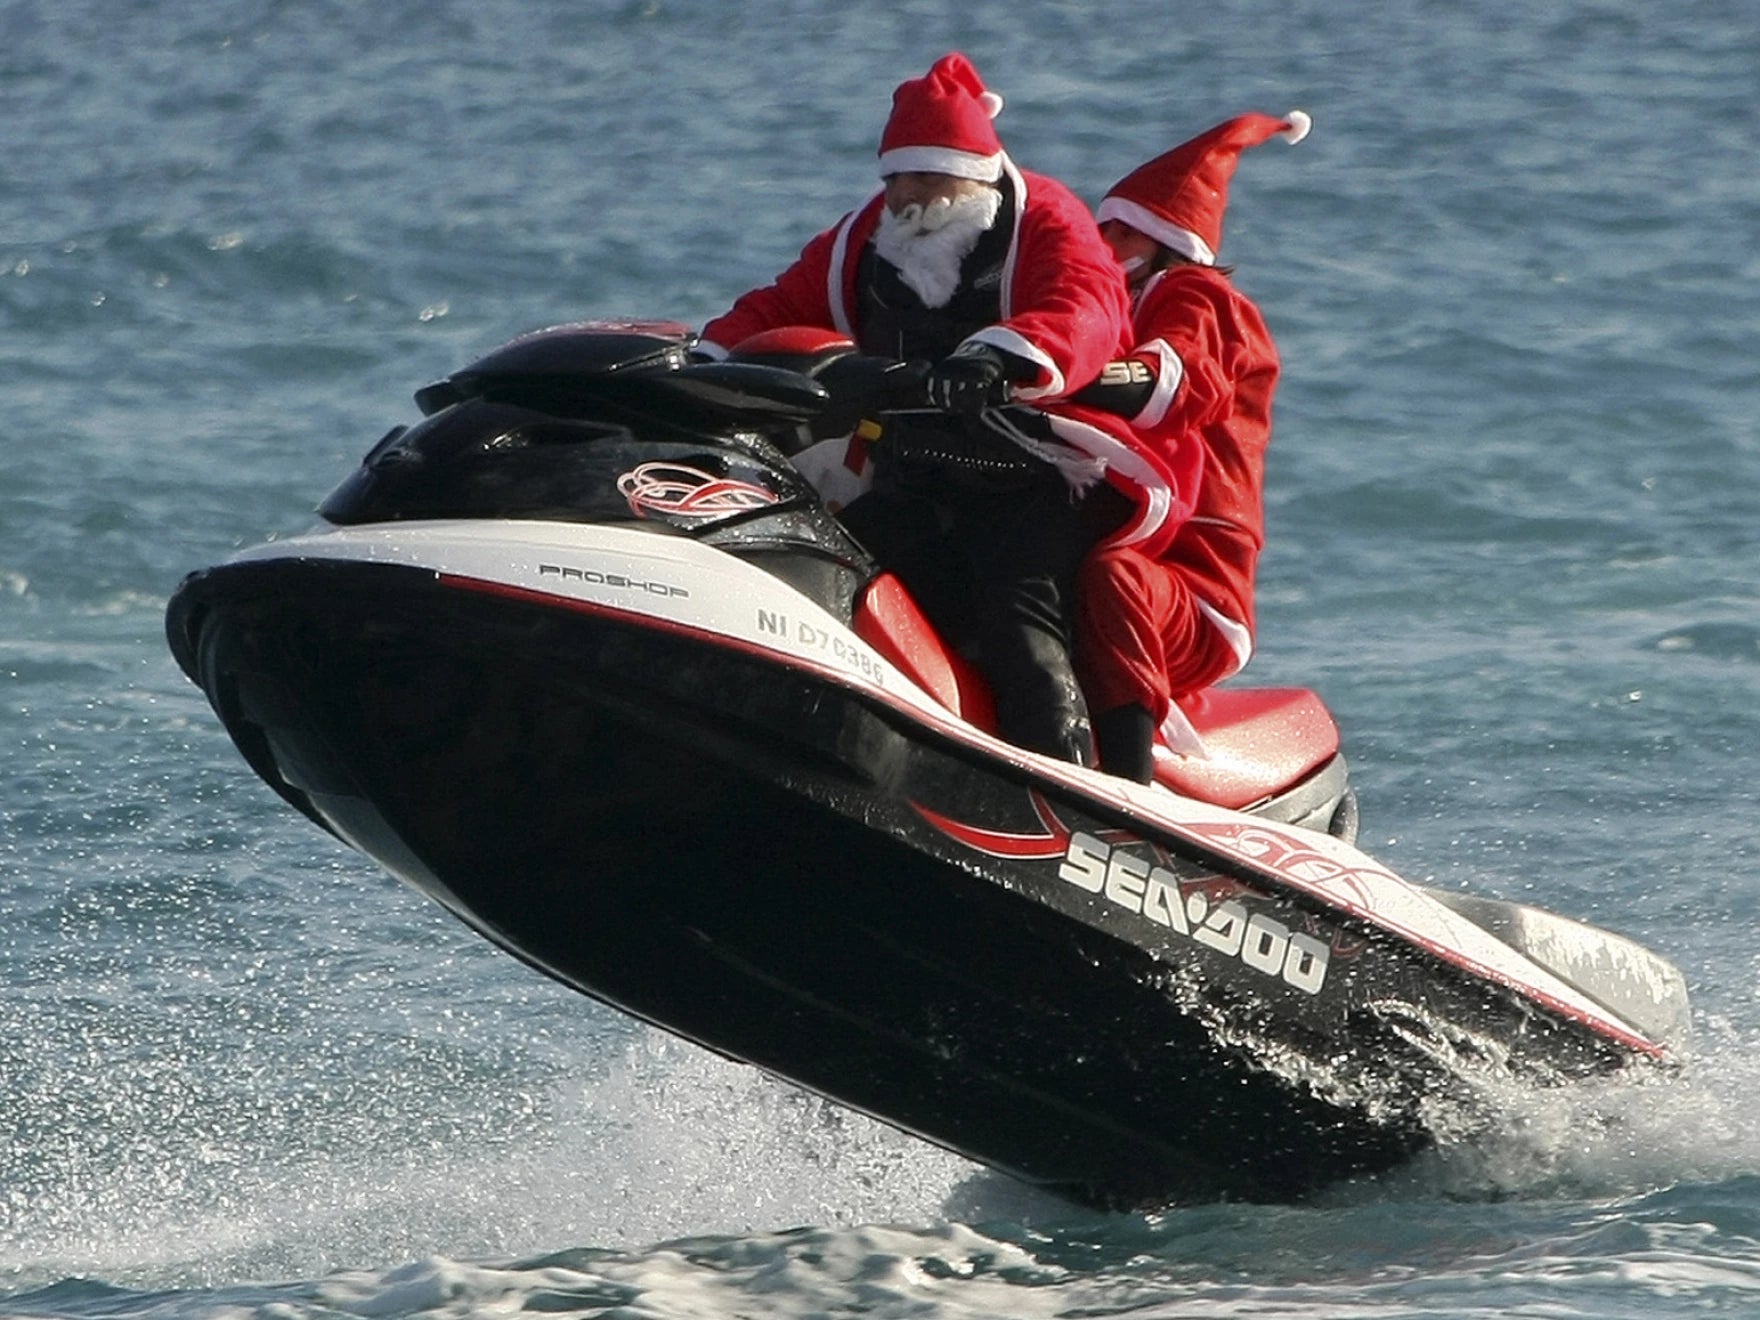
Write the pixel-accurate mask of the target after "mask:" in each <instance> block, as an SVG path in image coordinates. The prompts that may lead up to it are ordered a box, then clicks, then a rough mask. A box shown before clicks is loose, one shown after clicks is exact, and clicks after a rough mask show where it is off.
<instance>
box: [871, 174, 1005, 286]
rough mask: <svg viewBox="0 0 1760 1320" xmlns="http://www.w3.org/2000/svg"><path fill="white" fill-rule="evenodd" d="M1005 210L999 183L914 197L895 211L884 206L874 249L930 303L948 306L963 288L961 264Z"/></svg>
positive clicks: (907, 283)
mask: <svg viewBox="0 0 1760 1320" xmlns="http://www.w3.org/2000/svg"><path fill="white" fill-rule="evenodd" d="M1001 211H1002V194H1001V193H1000V192H999V191H997V190H996V189H995V188H986V189H984V190H983V191H982V192H977V193H969V194H967V195H966V196H964V197H960V198H957V199H946V200H941V201H936V202H932V203H930V205H929V206H928V207H927V208H925V207H923V206H922V205H920V204H919V203H916V202H912V203H911V204H910V205H909V206H907V207H905V208H904V210H903V211H901V212H899V213H898V214H897V215H894V214H893V213H892V212H891V211H890V210H888V209H887V208H886V207H884V206H882V207H881V208H880V228H879V230H878V231H877V232H876V233H875V235H874V251H875V252H876V253H878V254H879V255H880V257H881V258H882V259H883V260H885V261H886V262H887V263H889V264H890V265H892V266H893V267H895V268H896V269H897V271H898V273H899V276H900V278H902V279H903V280H904V282H905V284H906V285H908V286H909V287H910V290H911V292H912V293H914V294H916V295H917V297H919V298H921V299H922V300H923V305H924V306H925V307H945V306H946V305H947V302H948V299H950V298H952V297H953V295H954V293H955V292H956V291H957V290H958V289H959V266H960V263H961V262H962V261H964V260H965V259H966V257H967V256H969V255H970V253H971V251H972V249H973V248H975V247H977V246H978V240H979V239H980V238H982V237H983V236H984V232H985V231H986V230H988V229H989V228H990V226H991V225H993V224H995V223H996V217H997V216H998V215H999V214H1000V213H1001Z"/></svg>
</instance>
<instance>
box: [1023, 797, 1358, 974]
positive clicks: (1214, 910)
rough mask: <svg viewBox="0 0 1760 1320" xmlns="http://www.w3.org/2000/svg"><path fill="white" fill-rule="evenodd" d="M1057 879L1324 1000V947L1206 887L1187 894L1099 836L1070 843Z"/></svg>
mask: <svg viewBox="0 0 1760 1320" xmlns="http://www.w3.org/2000/svg"><path fill="white" fill-rule="evenodd" d="M1057 876H1058V879H1060V880H1066V881H1068V882H1069V883H1070V884H1072V885H1074V886H1075V887H1076V888H1078V889H1085V890H1087V891H1088V892H1089V893H1090V894H1104V895H1105V897H1106V900H1107V901H1108V902H1110V903H1114V904H1116V905H1117V906H1119V907H1121V908H1123V909H1124V910H1125V911H1127V912H1134V913H1137V914H1138V915H1139V916H1143V917H1147V918H1148V919H1149V920H1150V921H1153V922H1154V923H1155V924H1156V925H1158V926H1165V927H1167V929H1169V930H1171V931H1173V932H1175V933H1176V934H1179V935H1185V936H1187V937H1189V938H1190V939H1192V940H1195V941H1196V942H1197V943H1199V944H1202V945H1204V946H1205V947H1206V948H1211V949H1215V950H1216V951H1217V952H1219V953H1222V954H1225V955H1226V956H1228V957H1230V958H1239V959H1240V960H1241V961H1242V962H1244V963H1245V964H1246V965H1247V966H1248V967H1251V968H1252V969H1253V970H1254V971H1256V972H1263V973H1265V975H1267V976H1275V977H1279V978H1281V979H1282V980H1284V981H1285V982H1287V983H1288V984H1290V985H1292V986H1294V987H1295V988H1296V989H1297V990H1300V991H1301V992H1302V993H1303V994H1309V995H1316V994H1319V993H1320V987H1321V986H1322V985H1324V984H1325V983H1326V965H1327V963H1328V962H1329V961H1330V960H1331V956H1332V950H1331V948H1330V947H1329V946H1328V945H1326V944H1325V943H1324V942H1323V941H1321V940H1317V939H1315V938H1314V937H1313V936H1312V935H1306V934H1303V933H1302V932H1300V931H1292V930H1291V929H1290V928H1289V927H1288V926H1285V925H1284V924H1283V923H1282V922H1281V921H1278V920H1277V919H1276V918H1274V917H1269V916H1267V915H1265V913H1263V912H1252V913H1249V912H1248V911H1247V909H1246V906H1245V905H1244V904H1242V903H1241V902H1240V901H1239V900H1237V899H1232V898H1231V899H1225V900H1223V901H1221V902H1215V901H1213V899H1212V897H1211V895H1210V894H1208V893H1206V892H1205V888H1204V886H1203V885H1202V884H1198V885H1189V884H1188V885H1185V886H1182V885H1181V884H1180V881H1179V877H1177V876H1176V875H1174V874H1173V872H1171V871H1169V870H1168V869H1167V868H1166V867H1162V866H1151V865H1150V864H1149V863H1148V862H1147V861H1145V860H1144V859H1143V858H1141V857H1137V856H1134V855H1133V854H1131V853H1130V852H1127V851H1126V850H1125V849H1124V848H1123V847H1120V846H1115V845H1113V844H1110V843H1107V842H1105V841H1104V840H1101V839H1097V838H1095V837H1094V836H1093V835H1092V834H1087V833H1084V832H1082V831H1077V832H1076V833H1075V834H1073V835H1071V836H1070V841H1069V846H1068V847H1067V848H1066V849H1064V854H1063V862H1062V864H1061V865H1059V866H1058V868H1057Z"/></svg>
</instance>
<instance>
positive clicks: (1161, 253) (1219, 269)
mask: <svg viewBox="0 0 1760 1320" xmlns="http://www.w3.org/2000/svg"><path fill="white" fill-rule="evenodd" d="M1203 264H1204V263H1203V262H1201V261H1193V260H1192V259H1191V258H1190V257H1188V256H1186V255H1185V253H1183V252H1175V251H1174V250H1173V249H1172V248H1170V247H1168V246H1167V245H1166V244H1165V243H1163V244H1161V245H1160V246H1158V247H1157V248H1156V249H1155V259H1154V260H1153V261H1151V262H1150V263H1149V268H1150V269H1151V270H1155V271H1163V270H1166V269H1167V268H1168V267H1169V266H1202V265H1203ZM1210 269H1211V270H1213V271H1215V272H1216V273H1217V274H1218V275H1233V274H1234V267H1233V266H1211V267H1210Z"/></svg>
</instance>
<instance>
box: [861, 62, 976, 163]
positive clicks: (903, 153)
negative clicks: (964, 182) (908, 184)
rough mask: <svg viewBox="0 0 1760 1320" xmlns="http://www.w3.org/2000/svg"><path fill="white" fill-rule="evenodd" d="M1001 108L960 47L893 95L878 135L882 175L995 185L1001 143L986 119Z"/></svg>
mask: <svg viewBox="0 0 1760 1320" xmlns="http://www.w3.org/2000/svg"><path fill="white" fill-rule="evenodd" d="M1001 109H1002V98H1001V97H1000V96H998V95H997V94H996V93H995V92H992V91H987V90H985V87H984V80H983V79H982V78H980V77H979V76H978V71H977V70H976V69H974V68H973V67H972V62H971V61H970V60H968V59H967V58H966V57H965V56H964V55H961V54H960V53H959V52H958V51H954V52H953V53H951V54H948V55H943V56H942V57H941V58H940V59H938V60H936V61H935V67H934V68H932V69H930V70H929V72H928V73H927V74H925V75H924V76H923V77H921V78H912V79H909V80H908V81H905V82H902V83H900V84H899V85H898V90H897V91H895V92H894V93H893V94H892V117H891V118H890V119H888V120H887V121H886V130H885V132H883V133H882V134H881V135H880V177H881V178H885V177H886V176H887V175H889V174H912V173H918V172H922V173H928V174H951V175H954V176H956V177H957V178H961V179H976V180H978V181H979V182H981V183H995V182H996V180H998V179H1000V178H1001V177H1002V143H1001V141H1000V140H999V139H998V138H997V136H996V129H995V126H994V125H992V124H991V122H990V121H991V120H992V119H994V118H995V117H996V115H997V113H998V112H999V111H1000V110H1001Z"/></svg>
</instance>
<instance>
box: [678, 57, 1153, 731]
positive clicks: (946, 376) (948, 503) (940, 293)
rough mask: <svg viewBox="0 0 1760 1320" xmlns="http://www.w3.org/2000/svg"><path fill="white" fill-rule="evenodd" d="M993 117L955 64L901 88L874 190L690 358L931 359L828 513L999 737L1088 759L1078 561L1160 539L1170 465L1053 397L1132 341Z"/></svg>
mask: <svg viewBox="0 0 1760 1320" xmlns="http://www.w3.org/2000/svg"><path fill="white" fill-rule="evenodd" d="M1001 104H1002V101H1001V98H1000V97H999V96H997V95H996V94H995V93H993V92H991V91H989V90H988V89H987V88H986V87H985V86H984V84H983V81H982V80H981V79H980V77H979V76H978V73H977V70H976V69H974V68H973V67H972V65H971V63H970V61H968V60H967V59H966V58H965V57H964V56H963V55H960V54H957V53H954V54H949V55H947V56H944V57H943V58H942V59H940V60H939V61H937V62H936V64H935V65H934V67H933V68H931V69H930V70H929V72H928V74H927V75H926V76H924V77H921V78H914V79H910V80H908V81H906V82H904V83H902V84H901V85H900V86H899V87H898V89H897V90H896V92H895V93H894V95H893V102H892V111H891V115H890V117H889V118H888V120H887V122H886V126H885V129H884V131H883V132H882V134H881V138H880V149H879V157H880V176H881V179H882V181H883V182H882V187H881V188H880V190H879V191H878V192H876V193H875V194H874V195H873V196H871V197H870V198H869V199H868V200H867V201H866V202H865V203H864V204H863V205H861V206H860V207H858V208H857V209H856V210H854V211H852V212H850V213H849V214H848V215H846V216H844V217H843V219H842V220H841V221H839V222H838V223H837V224H836V225H834V226H832V227H831V228H830V229H828V230H826V231H825V232H823V233H821V234H819V235H818V236H817V237H815V238H814V239H812V240H811V241H810V242H809V243H808V244H807V245H806V247H805V248H804V249H803V250H802V252H801V255H800V257H799V259H798V260H796V261H795V263H794V264H793V265H791V266H790V267H789V268H788V269H787V270H785V271H783V272H782V274H781V275H779V276H778V277H777V278H776V280H775V281H774V282H773V283H771V284H769V285H767V286H765V287H763V288H760V289H756V290H753V291H752V292H750V293H747V294H746V295H744V296H743V297H741V298H740V299H739V300H738V301H737V302H735V304H734V305H733V307H732V309H731V310H730V311H728V312H727V313H726V314H724V315H722V316H720V317H717V318H716V319H715V320H713V321H710V322H709V323H708V324H707V325H706V326H705V327H704V328H703V332H702V335H701V338H700V341H699V344H698V349H699V351H700V352H703V353H706V354H708V355H709V356H711V357H722V356H725V355H726V354H727V352H728V351H729V350H732V349H734V348H737V347H738V346H739V345H740V343H741V342H742V341H744V340H747V339H748V338H750V337H751V336H754V335H758V334H760V333H762V332H766V331H772V330H776V329H778V328H781V327H789V326H817V327H823V328H825V329H828V330H834V331H837V332H839V333H840V334H842V335H844V336H847V337H848V338H849V339H850V340H853V341H854V342H855V344H856V345H857V347H858V348H859V349H860V350H861V351H863V352H865V353H871V354H878V355H884V356H888V357H895V358H899V359H905V360H918V361H922V362H926V363H927V364H928V366H927V374H926V392H927V398H928V400H929V402H930V403H932V404H933V407H928V408H924V409H922V410H920V411H917V412H912V413H906V414H903V415H900V414H896V413H895V414H891V415H889V416H888V417H887V419H886V421H885V427H886V429H885V433H884V434H883V436H882V437H881V438H880V440H879V441H878V442H877V443H876V444H875V445H874V447H873V450H872V455H871V457H872V461H873V472H872V484H871V486H870V487H869V488H868V489H867V490H866V492H865V493H863V494H861V495H859V496H858V497H857V498H855V499H854V500H853V501H852V502H851V503H849V504H848V505H847V507H845V508H844V509H843V510H842V512H841V516H842V518H843V520H844V522H845V524H846V525H847V526H848V527H849V529H850V530H851V532H852V533H853V534H854V535H855V536H856V538H857V539H858V540H859V541H860V542H861V543H862V544H863V545H864V546H865V547H866V548H867V549H868V550H869V551H870V552H871V553H872V554H873V555H874V556H875V559H876V560H877V561H878V562H879V563H880V565H881V566H882V567H883V568H886V569H889V570H891V571H892V572H894V573H896V574H897V575H898V577H899V578H900V579H901V580H902V581H903V582H904V583H905V585H906V586H907V587H908V588H910V590H911V592H912V594H913V595H914V596H915V597H916V598H917V600H918V602H919V603H920V604H921V605H922V607H923V609H924V612H925V613H926V614H927V615H928V616H929V618H930V620H931V621H932V622H933V623H934V624H935V625H936V626H937V627H938V628H939V629H940V630H941V631H942V632H943V633H944V634H945V635H947V637H948V638H949V640H951V641H953V642H954V643H955V644H956V645H959V646H960V647H961V648H962V649H964V650H966V651H967V652H968V654H970V655H972V656H973V658H974V659H975V660H976V661H977V663H978V665H979V667H980V669H981V670H982V671H983V672H984V673H985V675H986V677H987V678H988V679H989V680H990V683H991V686H992V688H993V690H994V693H995V698H996V710H997V719H998V725H999V731H1000V732H1001V734H1002V736H1004V737H1005V738H1007V739H1009V740H1010V741H1012V742H1015V743H1017V744H1019V745H1021V746H1024V747H1027V748H1030V749H1032V750H1035V751H1039V752H1044V753H1048V754H1050V755H1055V756H1060V757H1064V758H1066V759H1070V760H1078V761H1085V760H1087V759H1089V756H1090V747H1091V738H1090V734H1089V729H1088V724H1087V709H1086V705H1085V703H1084V700H1083V696H1082V692H1081V689H1080V686H1079V684H1078V683H1077V681H1076V678H1075V673H1074V668H1073V664H1072V661H1071V656H1070V644H1071V634H1072V629H1073V625H1074V604H1073V593H1074V585H1075V575H1076V572H1077V569H1078V566H1079V565H1080V563H1081V562H1082V559H1083V557H1084V556H1085V555H1086V554H1087V552H1088V551H1089V550H1090V549H1091V548H1092V547H1093V546H1094V545H1096V544H1097V543H1099V542H1100V541H1101V540H1103V539H1106V538H1119V539H1131V540H1136V541H1139V542H1146V543H1153V542H1155V541H1156V540H1157V539H1158V538H1160V539H1165V538H1166V537H1167V536H1170V535H1171V534H1172V532H1173V530H1174V529H1175V528H1176V527H1177V525H1178V521H1179V519H1180V517H1181V516H1182V514H1183V512H1184V509H1185V505H1184V504H1182V502H1181V497H1180V492H1179V490H1178V474H1177V473H1176V472H1174V471H1172V470H1171V469H1170V468H1169V467H1168V465H1167V464H1165V463H1163V462H1161V461H1160V460H1159V459H1158V458H1157V457H1155V456H1154V455H1152V454H1143V453H1140V452H1138V448H1137V445H1136V440H1135V437H1134V436H1133V434H1132V432H1131V431H1130V429H1129V427H1128V426H1124V425H1121V424H1120V421H1121V419H1119V418H1117V417H1113V416H1108V415H1106V414H1104V413H1101V412H1098V411H1096V410H1093V409H1087V408H1083V407H1081V406H1078V405H1076V404H1074V403H1071V402H1069V397H1068V396H1070V395H1071V394H1072V393H1074V392H1075V391H1077V390H1079V389H1081V388H1082V387H1084V386H1086V385H1088V384H1089V383H1090V382H1091V381H1093V380H1094V379H1095V377H1096V376H1098V375H1099V373H1100V372H1101V370H1102V368H1103V367H1104V366H1105V364H1106V363H1107V362H1108V360H1110V359H1113V358H1115V357H1117V356H1118V355H1119V354H1120V353H1122V352H1123V351H1124V350H1125V349H1126V348H1128V347H1129V345H1130V342H1131V340H1130V337H1129V336H1130V307H1129V298H1128V294H1127V292H1126V289H1125V286H1124V282H1123V280H1121V279H1120V277H1119V270H1118V264H1117V262H1116V261H1115V260H1114V258H1113V256H1112V253H1111V252H1110V251H1109V250H1108V248H1107V247H1106V245H1105V243H1104V242H1103V241H1102V240H1101V238H1100V235H1099V231H1098V228H1097V226H1096V224H1095V221H1094V217H1093V215H1092V214H1091V213H1090V212H1089V210H1088V209H1087V207H1086V206H1084V205H1083V204H1082V202H1081V201H1080V200H1079V199H1077V198H1076V196H1075V195H1074V194H1073V193H1072V192H1070V191H1069V190H1068V189H1067V188H1065V187H1064V186H1063V185H1062V184H1060V183H1058V182H1056V181H1055V180H1053V179H1050V178H1047V177H1045V176H1043V175H1039V174H1032V173H1028V172H1027V171H1024V170H1021V169H1019V168H1017V167H1016V165H1015V164H1014V162H1013V161H1012V160H1011V159H1010V158H1009V157H1008V155H1007V153H1006V152H1005V151H1004V150H1003V148H1002V145H1001V142H1000V141H999V139H998V138H997V135H996V130H995V126H994V124H993V119H994V116H995V115H996V113H997V111H998V110H999V109H1000V108H1001ZM1005 400H1008V401H1010V402H1011V404H1012V405H1013V406H1008V407H1002V406H998V405H1000V404H1002V403H1003V402H1004V401H1005Z"/></svg>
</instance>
